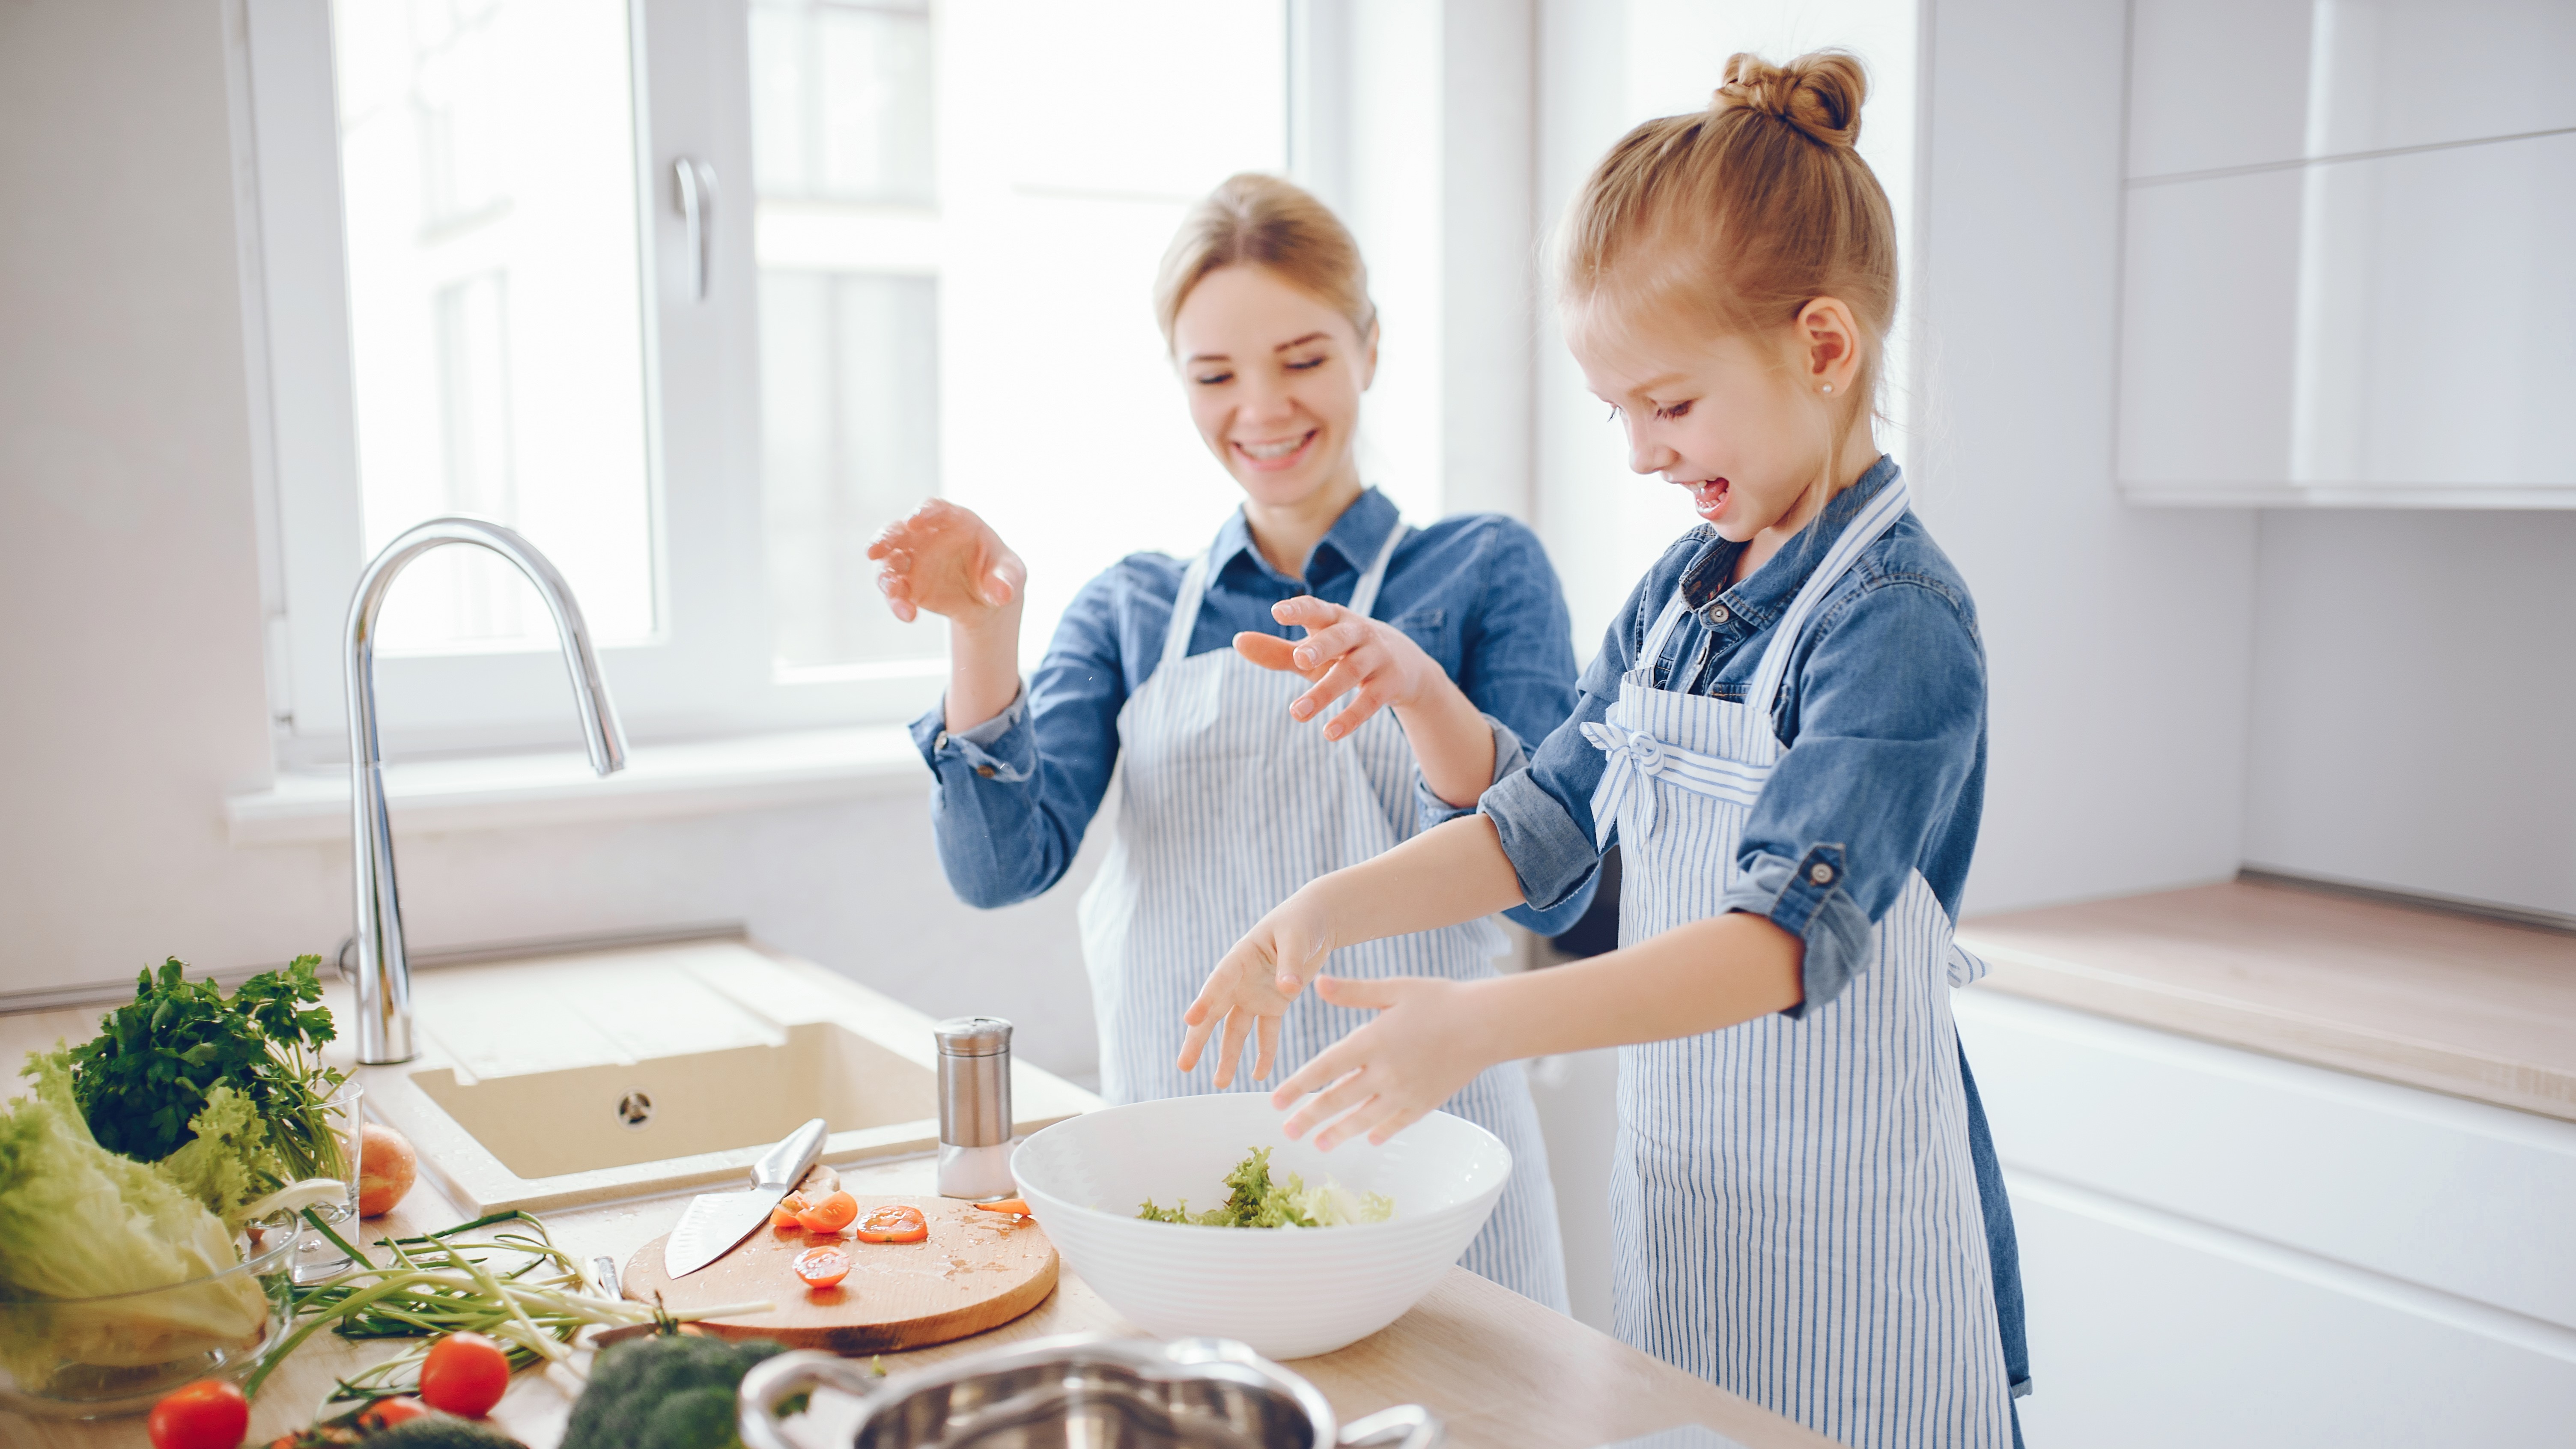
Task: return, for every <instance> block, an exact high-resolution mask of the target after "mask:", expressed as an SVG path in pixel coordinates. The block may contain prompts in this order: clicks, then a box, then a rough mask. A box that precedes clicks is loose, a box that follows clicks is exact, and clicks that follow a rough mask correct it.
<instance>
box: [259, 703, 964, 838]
mask: <svg viewBox="0 0 2576 1449" xmlns="http://www.w3.org/2000/svg"><path fill="white" fill-rule="evenodd" d="M929 784H930V771H929V769H928V768H927V767H926V766H924V765H923V764H922V762H921V752H920V751H919V750H917V749H915V748H914V747H913V743H912V736H911V734H910V733H909V732H907V731H906V730H904V729H903V728H902V727H901V726H899V725H874V726H867V727H861V728H850V729H833V730H798V731H794V732H790V733H782V734H767V735H745V736H740V737H737V738H732V739H721V740H700V741H694V742H691V743H687V744H667V745H638V746H636V747H634V748H633V749H631V750H629V751H628V752H627V759H626V768H625V769H623V770H621V771H619V772H618V773H616V774H614V775H610V776H607V777H605V778H602V777H600V776H597V775H593V774H592V773H591V772H590V761H589V759H588V758H587V757H586V756H584V755H582V754H581V753H579V752H578V751H566V752H563V753H560V754H542V755H495V756H486V757H482V758H478V759H464V760H417V761H396V762H393V763H390V764H387V765H386V766H385V799H386V806H387V809H388V810H389V811H390V813H391V815H392V817H393V823H394V828H395V829H397V830H435V831H453V830H500V829H507V828H510V827H513V826H524V825H566V824H572V823H576V822H583V821H593V820H635V819H646V818H652V817H661V816H676V815H711V814H718V813H722V812H725V811H732V810H764V809H773V808H777V807H780V806H789V805H813V804H819V803H822V802H825V801H830V800H848V799H854V798H860V797H865V796H875V795H893V794H902V793H905V792H908V791H916V790H921V789H923V788H925V787H926V786H928V785H929ZM224 819H225V823H226V824H227V826H228V827H229V829H230V831H231V838H232V843H233V844H235V845H275V844H284V843H309V842H315V841H341V842H345V841H347V840H348V838H349V771H348V769H347V767H346V766H342V767H339V768H337V769H331V770H318V771H301V770H298V771H280V772H279V773H278V776H277V780H276V783H275V784H274V785H272V786H271V787H270V788H268V789H266V790H260V791H256V792H253V793H250V794H244V795H234V796H231V797H229V798H227V799H226V800H225V801H224Z"/></svg>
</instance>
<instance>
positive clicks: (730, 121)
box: [245, 0, 1287, 765]
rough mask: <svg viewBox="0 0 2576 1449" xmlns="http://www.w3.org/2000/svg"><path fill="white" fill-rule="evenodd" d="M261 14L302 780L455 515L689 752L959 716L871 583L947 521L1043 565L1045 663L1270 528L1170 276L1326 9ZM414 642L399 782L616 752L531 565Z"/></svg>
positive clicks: (454, 569)
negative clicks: (584, 732) (571, 626)
mask: <svg viewBox="0 0 2576 1449" xmlns="http://www.w3.org/2000/svg"><path fill="white" fill-rule="evenodd" d="M246 11H247V14H248V18H249V22H250V23H249V25H248V27H247V42H248V43H247V47H246V51H245V62H246V70H247V72H248V76H249V85H248V87H247V91H248V99H249V110H250V118H251V126H250V134H251V136H252V138H253V147H252V151H253V154H254V159H255V163H256V180H255V182H254V183H253V184H254V185H255V186H256V204H255V206H253V207H251V208H250V209H249V210H250V212H251V215H250V217H249V219H248V222H249V229H250V230H253V231H255V233H256V235H255V237H253V238H252V240H253V242H254V243H255V249H256V256H257V258H258V262H259V267H258V271H257V281H258V283H259V289H258V291H259V295H258V296H257V298H256V305H255V306H254V308H253V313H254V315H253V317H252V319H251V322H252V329H251V330H252V337H253V346H254V349H255V351H256V353H257V354H258V355H257V357H256V358H255V363H256V364H257V365H255V368H254V373H255V379H256V381H257V382H258V383H259V384H262V385H264V386H265V389H266V391H267V394H268V396H267V405H266V408H265V409H264V414H263V421H264V422H265V423H266V424H267V427H266V428H265V429H264V432H263V436H262V443H263V444H264V452H265V455H266V460H267V461H266V466H265V469H264V471H265V472H266V473H267V474H268V475H269V476H270V478H271V480H272V481H273V496H274V505H275V514H274V530H273V531H274V537H275V541H276V544H277V549H276V555H277V564H278V574H279V578H280V584H281V587H280V589H279V590H278V593H279V595H280V597H281V598H282V600H283V609H282V615H281V616H280V617H278V618H276V619H274V620H273V621H272V635H271V637H272V645H273V647H272V671H273V674H274V676H275V678H276V682H277V686H278V687H277V688H276V689H275V690H274V691H273V692H274V694H275V697H276V699H277V703H278V708H279V714H280V723H281V732H280V747H279V753H280V758H281V761H282V762H284V763H287V764H289V765H293V764H297V763H318V762H321V761H325V760H330V759H335V758H339V757H340V751H341V749H342V748H343V740H344V737H345V730H346V725H345V722H344V716H343V713H342V704H341V689H342V681H341V647H342V643H341V641H342V630H343V628H344V627H345V620H344V616H345V611H346V608H347V604H348V598H349V594H350V591H351V590H352V588H353V587H354V586H355V583H356V580H357V576H358V573H359V572H360V570H361V569H362V568H363V566H364V564H365V561H366V560H367V559H368V558H369V557H370V556H372V554H373V553H374V551H375V550H377V549H379V548H381V547H382V546H383V544H384V543H385V542H386V541H387V540H389V539H391V538H392V537H393V536H395V535H396V534H398V533H399V532H401V531H402V530H403V529H404V528H406V527H409V526H410V525H411V524H413V523H415V522H418V521H419V520H421V519H423V518H427V517H431V516H434V515H436V514H440V513H446V512H459V511H462V512H472V513H477V514H482V515H485V516H488V517H492V518H496V519H498V520H500V521H503V522H505V523H508V524H510V525H511V526H513V527H516V528H518V529H519V530H520V531H521V532H523V533H525V534H526V535H527V536H528V537H529V538H530V540H531V541H532V542H534V543H535V544H536V545H537V546H538V547H539V548H540V549H542V550H544V551H545V552H546V553H547V555H548V556H549V557H551V558H552V559H553V560H554V561H555V563H556V564H557V565H558V566H559V567H560V568H561V569H562V570H563V571H564V573H565V575H566V577H567V579H568V580H569V581H570V582H571V584H572V586H573V589H574V591H575V593H576V595H577V596H578V598H579V599H580V602H581V604H582V607H583V610H584V612H585V614H586V615H587V616H588V618H589V620H590V622H591V624H592V626H593V632H594V634H595V636H596V637H597V639H598V641H599V643H600V645H601V655H602V663H603V667H604V669H605V670H606V672H607V675H608V678H609V682H610V687H611V689H612V690H613V691H614V692H615V694H616V696H617V699H618V702H619V705H620V708H621V711H622V712H623V714H624V715H625V717H626V721H627V724H628V727H629V730H630V732H631V733H632V734H633V736H634V737H635V738H636V739H637V740H639V741H641V742H647V743H649V742H650V741H652V740H654V739H656V738H666V739H667V738H681V737H687V736H692V735H707V734H719V733H736V732H741V731H746V730H763V729H784V728H797V727H812V726H819V725H837V724H851V723H861V722H891V721H895V720H899V719H904V718H908V717H909V716H911V715H912V714H914V713H917V712H918V711H919V710H920V709H922V708H924V707H926V706H927V705H928V704H929V703H930V702H931V700H932V699H934V698H935V697H936V694H937V691H938V688H939V684H940V681H941V678H942V677H943V676H944V673H945V666H944V662H943V661H944V656H945V640H944V638H943V637H942V635H941V633H940V631H939V628H938V626H937V625H936V623H935V622H933V623H929V624H919V625H911V626H906V625H902V624H899V623H897V622H895V621H894V620H893V619H892V617H891V616H890V615H888V614H887V613H886V611H885V609H884V607H883V604H882V601H881V600H880V599H879V598H878V597H877V595H876V591H875V588H874V582H873V572H874V571H873V568H872V567H871V566H870V565H868V564H867V563H866V561H865V560H864V558H863V557H862V552H863V550H864V548H865V546H866V543H867V541H868V539H869V538H870V537H871V536H872V535H873V534H874V533H875V532H876V530H877V529H878V528H880V527H881V526H883V524H884V523H885V522H887V521H888V520H889V519H891V518H893V517H895V516H897V515H898V514H900V513H902V512H904V511H906V510H908V509H909V508H911V507H912V506H914V505H915V504H916V503H917V502H918V501H919V500H920V499H921V498H923V497H925V496H927V495H930V494H933V493H939V494H945V495H947V496H950V497H953V498H956V499H958V500H959V501H961V502H964V503H966V504H968V505H969V506H971V507H975V508H978V509H981V510H984V511H986V512H987V514H988V515H989V516H991V517H993V518H994V520H995V521H996V523H997V525H998V526H1000V527H1001V528H1002V529H1003V530H1004V532H1005V536H1006V537H1009V538H1010V539H1011V541H1012V542H1013V544H1014V545H1015V546H1017V547H1018V548H1019V549H1020V550H1021V552H1022V553H1023V554H1024V555H1026V556H1027V557H1028V559H1029V562H1030V567H1031V572H1032V586H1031V591H1030V595H1031V612H1030V615H1029V618H1028V622H1027V631H1028V632H1027V636H1026V638H1027V641H1028V650H1029V652H1030V654H1031V655H1034V654H1035V653H1036V652H1037V651H1038V650H1039V649H1040V648H1042V647H1043V645H1044V643H1045V641H1046V638H1047V636H1048V634H1049V633H1051V632H1052V628H1053V622H1054V618H1055V616H1056V614H1057V612H1059V611H1060V610H1061V609H1062V607H1063V605H1064V603H1065V602H1066V601H1067V600H1068V599H1069V598H1070V597H1071V595H1072V593H1073V591H1074V590H1075V589H1076V588H1078V587H1079V586H1080V584H1081V583H1082V582H1083V581H1084V580H1085V579H1087V578H1089V577H1090V576H1091V575H1093V574H1094V573H1096V572H1098V571H1099V570H1100V569H1101V568H1103V567H1105V566H1107V564H1109V563H1110V562H1112V561H1114V559H1115V558H1116V557H1117V556H1118V555H1120V554H1121V553H1124V552H1127V551H1130V550H1133V549H1136V548H1140V547H1160V548H1168V549H1175V550H1186V549H1192V548H1196V547H1199V546H1200V545H1202V544H1203V543H1204V542H1205V540H1206V538H1207V537H1208V536H1209V535H1210V534H1211V533H1212V532H1213V531H1214V529H1215V527H1216V525H1217V523H1218V522H1219V521H1220V520H1221V519H1222V517H1223V516H1224V514H1225V512H1226V511H1227V510H1228V509H1230V508H1231V507H1232V506H1233V504H1234V501H1235V492H1234V489H1233V486H1232V484H1231V482H1230V481H1229V480H1227V479H1226V478H1225V476H1224V474H1223V472H1222V470H1221V469H1220V468H1219V467H1218V465H1217V464H1216V462H1215V461H1214V460H1213V459H1210V458H1208V457H1207V456H1206V454H1205V452H1204V450H1203V449H1201V447H1200V446H1199V444H1198V441H1197V439H1196V437H1195V435H1194V434H1193V433H1192V431H1191V429H1190V427H1189V423H1188V420H1187V417H1186V413H1185V411H1184V407H1183V404H1182V402H1181V399H1180V397H1179V396H1178V392H1177V389H1176V386H1175V384H1174V383H1173V381H1172V378H1171V375H1170V371H1169V368H1168V365H1167V363H1166V361H1165V359H1164V356H1163V348H1162V342H1161V339H1160V336H1159V334H1158V333H1157V332H1156V330H1155V328H1154V324H1153V320H1152V316H1151V312H1150V289H1151V281H1152V274H1153V268H1154V265H1155V262H1156V261H1157V259H1158V258H1159V256H1160V254H1161V250H1162V248H1163V245H1164V243H1165V242H1166V240H1167V239H1168V237H1169V235H1170V233H1171V230H1172V228H1173V227H1174V226H1175V225H1176V224H1177V222H1178V220H1179V217H1180V215H1181V212H1182V210H1183V208H1184V207H1186V206H1187V205H1188V204H1189V202H1190V201H1192V200H1193V199H1195V198H1196V197H1197V196H1198V195H1200V194H1202V193H1204V192H1205V191H1206V190H1207V189H1208V188H1209V187H1211V186H1213V185H1214V184H1215V183H1216V182H1217V181H1218V180H1220V179H1222V178H1223V177H1224V176H1226V175H1228V174H1230V173H1232V172H1234V171H1237V170H1246V169H1263V170H1278V169H1281V168H1282V167H1283V166H1284V164H1285V161H1286V155H1285V144H1286V143H1285V137H1286V134H1287V117H1286V98H1287V89H1286V55H1285V46H1286V28H1287V27H1286V13H1285V0H1122V3H1116V4H1106V5H1099V6H1063V5H1058V4H1052V3H1048V0H945V3H937V4H933V3H928V0H246ZM683 162H686V163H690V164H691V165H693V166H696V167H703V168H704V172H703V173H702V174H710V175H712V177H713V180H714V186H713V188H712V205H711V206H710V207H709V208H708V209H707V210H706V211H705V212H704V213H702V214H701V216H700V222H701V223H702V224H703V225H705V226H706V227H707V228H708V231H707V233H706V241H707V246H706V250H705V253H704V255H705V257H706V260H707V271H706V282H705V286H704V290H703V295H701V291H700V286H699V278H698V260H699V255H700V253H699V252H698V251H697V250H696V248H695V247H694V246H693V242H694V241H695V240H696V239H697V238H696V236H695V234H693V233H692V232H691V230H690V222H689V220H688V218H687V217H686V216H685V215H684V214H683V210H682V207H681V205H680V203H679V194H678V183H677V180H676V177H675V167H676V166H678V165H680V164H681V163H683ZM382 639H383V645H382V649H381V652H380V656H379V664H378V671H377V687H378V691H379V696H380V698H381V700H382V715H383V718H384V721H385V732H386V743H387V746H388V749H389V750H390V751H392V752H395V753H409V752H418V751H428V750H442V749H474V748H529V747H551V746H555V745H558V744H563V743H568V742H569V741H571V739H572V738H573V734H572V724H571V711H569V710H568V709H566V708H565V707H564V704H565V701H564V698H563V693H564V683H563V679H562V665H561V663H560V661H559V658H558V657H557V656H556V654H555V653H554V646H553V639H552V634H551V629H550V626H549V625H548V622H547V620H546V619H545V617H544V613H543V610H542V609H541V608H540V607H538V606H537V604H536V601H535V598H534V595H533V593H532V592H531V591H529V590H527V589H526V588H525V586H524V585H523V584H522V583H521V582H520V581H519V580H518V579H517V578H516V577H515V575H513V574H511V573H510V572H508V571H507V569H506V566H504V565H501V564H499V563H498V561H497V560H492V559H488V558H485V557H482V556H480V555H479V554H477V553H476V552H475V551H472V550H466V549H445V550H440V551H438V552H437V553H434V554H432V555H430V556H428V557H426V558H424V559H423V560H422V561H421V562H419V563H417V564H415V565H414V566H413V567H412V568H411V569H410V570H409V571H407V573H406V574H405V576H404V578H403V580H402V582H401V583H400V584H399V585H397V587H396V588H395V590H394V592H393V594H392V596H391V598H390V600H389V602H388V604H387V607H386V611H385V617H384V625H383V635H382Z"/></svg>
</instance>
